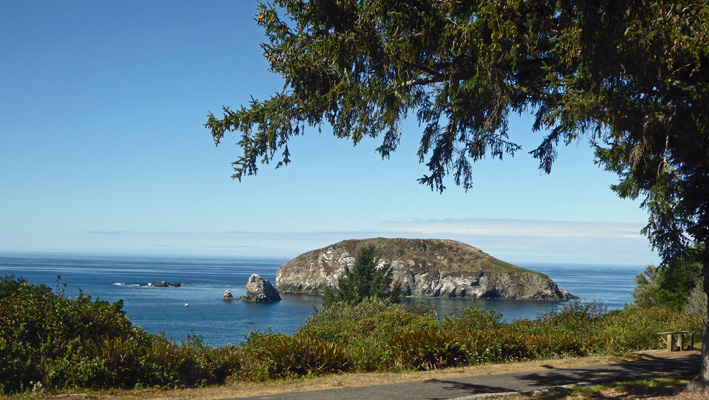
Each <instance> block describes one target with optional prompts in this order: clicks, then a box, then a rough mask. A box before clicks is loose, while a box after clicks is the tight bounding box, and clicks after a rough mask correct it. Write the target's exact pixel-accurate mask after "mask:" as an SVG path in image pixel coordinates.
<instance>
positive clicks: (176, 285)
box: [138, 281, 182, 287]
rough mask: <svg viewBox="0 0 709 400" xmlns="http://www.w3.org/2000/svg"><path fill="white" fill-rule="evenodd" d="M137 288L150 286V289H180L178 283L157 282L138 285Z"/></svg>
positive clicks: (180, 285)
mask: <svg viewBox="0 0 709 400" xmlns="http://www.w3.org/2000/svg"><path fill="white" fill-rule="evenodd" d="M138 286H152V287H182V284H181V283H180V282H166V281H162V282H158V283H150V282H148V283H140V284H138Z"/></svg>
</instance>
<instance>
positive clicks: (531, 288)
mask: <svg viewBox="0 0 709 400" xmlns="http://www.w3.org/2000/svg"><path fill="white" fill-rule="evenodd" d="M363 245H373V246H374V247H375V248H376V249H377V251H378V252H379V263H380V266H383V265H385V264H390V265H391V267H392V276H393V278H394V281H398V282H399V283H400V284H401V288H402V291H403V294H404V295H406V296H411V297H465V298H476V299H509V300H545V301H564V300H570V299H575V298H577V297H576V296H574V295H572V294H570V293H569V292H567V291H566V290H564V289H562V288H560V287H559V286H558V285H557V284H556V283H555V282H554V281H552V280H551V279H550V278H549V277H548V276H547V275H545V274H542V273H540V272H536V271H532V270H529V269H525V268H521V267H518V266H516V265H512V264H510V263H507V262H504V261H502V260H498V259H497V258H494V257H492V256H491V255H489V254H487V253H485V252H483V251H482V250H480V249H477V248H475V247H472V246H469V245H467V244H464V243H460V242H456V241H453V240H441V239H384V238H376V239H364V240H345V241H343V242H339V243H335V244H333V245H330V246H327V247H324V248H322V249H319V250H313V251H310V252H307V253H304V254H301V255H300V256H298V257H296V258H294V259H293V260H291V261H289V262H288V263H287V264H285V265H282V266H281V267H280V268H279V269H278V272H277V274H276V285H275V286H276V289H278V290H279V291H280V292H281V293H303V294H314V295H315V294H322V293H323V292H324V290H325V288H326V287H335V286H336V285H337V278H338V277H339V276H340V274H341V273H342V272H343V271H344V268H345V266H348V267H350V268H351V267H352V266H353V265H354V260H355V255H356V254H357V250H358V249H359V247H360V246H363Z"/></svg>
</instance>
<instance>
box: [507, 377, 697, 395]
mask: <svg viewBox="0 0 709 400" xmlns="http://www.w3.org/2000/svg"><path fill="white" fill-rule="evenodd" d="M688 383H689V379H686V378H678V377H664V378H651V379H638V380H633V381H618V382H610V383H606V384H602V385H590V386H579V387H576V388H571V389H561V390H552V391H547V392H541V393H537V394H534V395H522V396H510V397H504V399H506V400H561V399H574V400H581V399H615V400H621V399H627V400H631V399H633V400H634V399H657V400H659V399H667V400H669V399H676V400H700V399H701V400H703V399H706V397H704V396H703V395H702V394H699V393H684V388H685V386H687V384H688ZM493 399H494V398H493ZM497 399H502V397H498V398H497Z"/></svg>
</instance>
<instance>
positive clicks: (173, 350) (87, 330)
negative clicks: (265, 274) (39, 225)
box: [0, 276, 240, 393]
mask: <svg viewBox="0 0 709 400" xmlns="http://www.w3.org/2000/svg"><path fill="white" fill-rule="evenodd" d="M65 287H66V286H62V285H61V283H60V282H59V281H58V284H57V290H56V292H55V293H52V291H51V290H49V289H48V288H46V287H45V286H35V285H30V284H28V283H27V282H26V281H24V280H23V279H21V278H14V277H12V276H5V277H4V278H3V280H2V281H0V392H2V393H15V392H22V391H27V390H31V389H32V388H33V387H35V386H36V385H38V384H41V385H42V387H43V388H46V389H50V390H51V389H63V388H73V387H87V388H108V387H119V388H132V387H135V386H136V385H140V386H166V385H170V386H172V385H180V386H196V385H204V384H211V383H219V382H223V381H224V380H225V379H226V378H227V376H229V375H230V374H231V373H233V372H234V371H235V370H237V369H238V368H239V366H240V364H239V359H238V358H237V357H236V356H235V354H236V352H235V351H234V350H233V349H230V348H226V349H220V350H212V349H211V348H210V347H209V346H205V345H203V344H202V343H201V342H200V341H199V340H194V339H193V340H192V341H191V342H189V341H188V343H186V344H182V345H177V344H175V343H174V342H172V341H169V340H167V339H165V338H164V337H163V336H161V335H153V334H148V333H146V332H145V331H144V330H142V329H140V328H136V327H134V326H133V325H132V324H131V323H130V321H129V320H128V318H127V317H126V316H125V313H124V312H123V311H122V307H123V303H122V302H121V301H117V302H115V303H113V304H109V303H108V302H105V301H101V300H99V299H96V300H93V299H92V298H91V297H90V296H86V295H85V294H83V293H80V294H79V296H78V297H76V298H71V297H68V296H66V295H65V293H64V290H65Z"/></svg>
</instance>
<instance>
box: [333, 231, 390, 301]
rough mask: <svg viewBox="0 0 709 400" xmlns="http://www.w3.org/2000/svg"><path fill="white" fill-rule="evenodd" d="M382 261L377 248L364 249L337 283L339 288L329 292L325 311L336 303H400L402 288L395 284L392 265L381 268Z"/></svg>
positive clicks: (371, 246)
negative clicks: (372, 300) (370, 301)
mask: <svg viewBox="0 0 709 400" xmlns="http://www.w3.org/2000/svg"><path fill="white" fill-rule="evenodd" d="M379 261H380V260H379V258H378V257H377V249H376V247H375V246H373V245H365V246H362V247H360V248H359V249H358V250H357V255H356V257H355V262H354V265H353V266H352V269H350V268H349V267H348V266H345V269H344V271H343V273H342V275H340V277H339V278H338V279H337V288H334V289H331V288H326V289H325V297H324V301H323V307H324V308H325V309H327V308H328V307H329V306H331V305H333V304H335V303H347V304H350V305H354V304H358V303H361V302H362V301H363V300H364V299H367V298H370V297H376V298H379V299H382V300H385V301H387V302H390V303H398V302H399V297H400V296H401V286H400V285H399V284H398V283H394V278H392V276H391V272H392V271H391V265H390V264H388V263H387V264H384V265H383V266H382V267H380V268H378V265H379Z"/></svg>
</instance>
